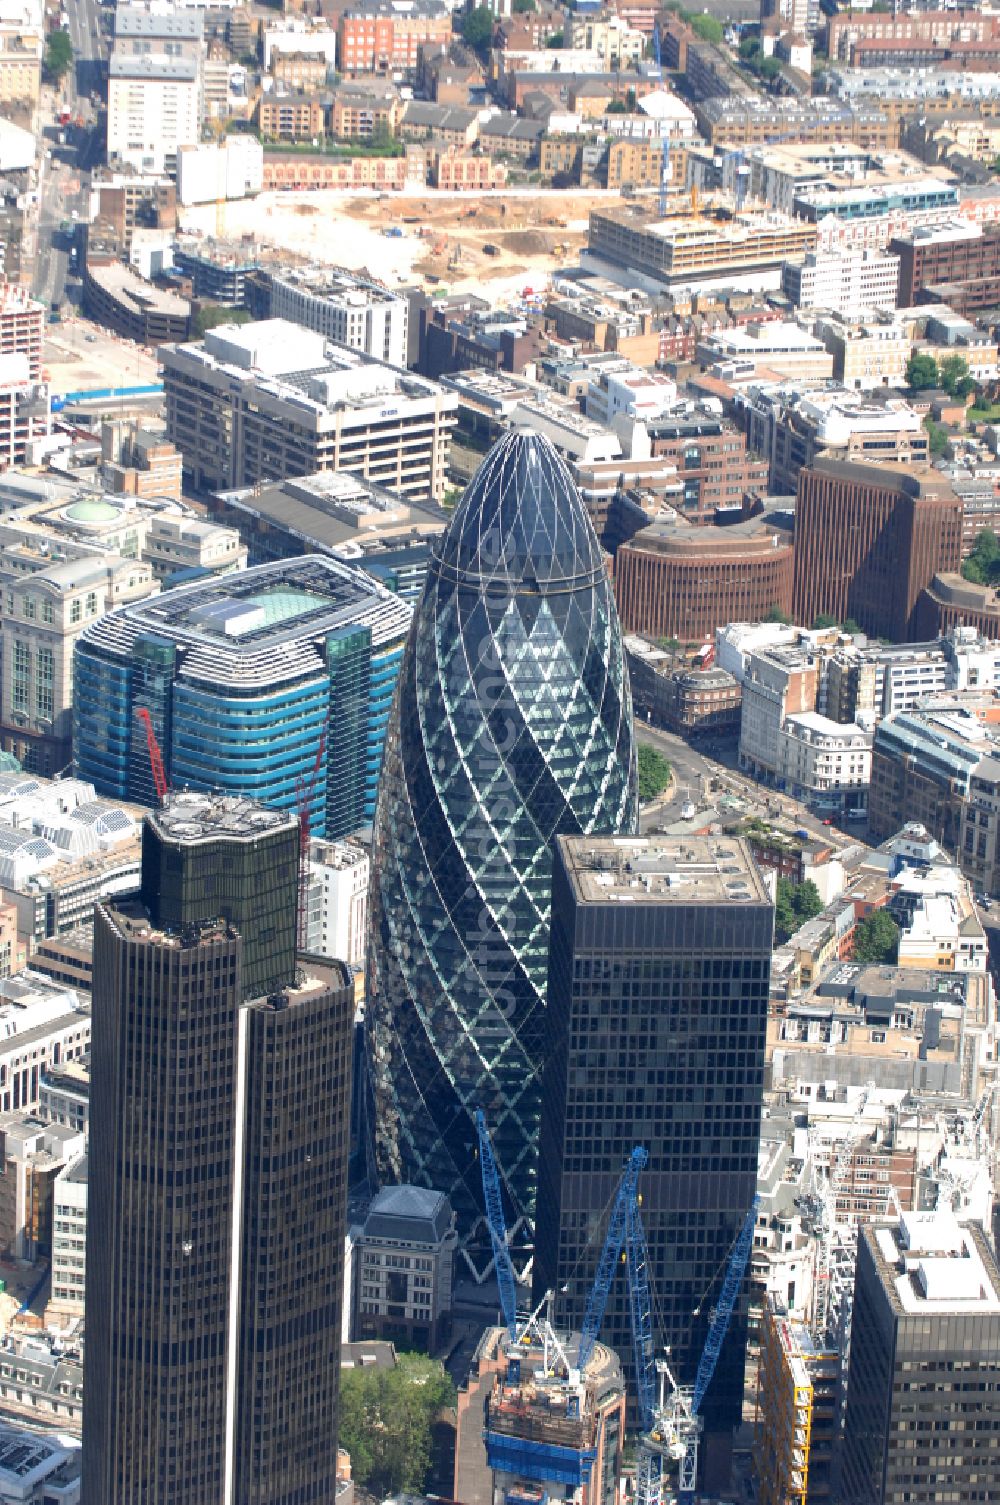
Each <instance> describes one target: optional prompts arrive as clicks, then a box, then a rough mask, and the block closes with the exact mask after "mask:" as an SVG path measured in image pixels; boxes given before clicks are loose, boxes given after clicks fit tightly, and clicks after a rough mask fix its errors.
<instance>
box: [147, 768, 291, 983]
mask: <svg viewBox="0 0 1000 1505" xmlns="http://www.w3.org/2000/svg"><path fill="white" fill-rule="evenodd" d="M298 876H299V826H298V821H297V820H296V818H295V816H294V815H293V814H291V813H289V812H287V811H286V812H282V811H280V810H268V809H265V808H264V806H263V805H257V804H255V803H254V802H253V801H252V800H248V799H244V798H243V797H242V796H239V795H236V796H234V795H213V794H195V793H185V794H175V795H171V796H170V798H169V799H168V800H167V803H166V804H165V805H164V806H163V808H162V809H160V810H155V811H153V812H152V813H151V814H149V815H148V816H147V817H146V820H145V822H144V823H143V831H142V891H141V899H142V903H143V906H144V908H145V909H146V912H147V913H148V915H149V917H150V919H151V920H152V922H153V924H154V925H157V926H159V927H160V928H161V929H163V930H183V929H184V928H186V927H187V926H191V925H199V924H201V923H202V922H204V921H205V920H217V919H222V920H226V921H227V922H228V923H229V924H230V925H232V926H234V927H235V929H236V930H238V931H239V933H240V935H241V937H242V939H243V976H242V994H243V997H244V998H261V997H265V996H267V995H268V994H270V993H273V992H275V991H276V990H278V989H280V988H283V987H286V986H287V985H288V984H289V983H291V982H292V981H293V980H294V977H295V942H296V925H297V917H298V904H297V898H298Z"/></svg>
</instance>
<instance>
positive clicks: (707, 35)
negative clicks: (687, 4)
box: [687, 12, 723, 47]
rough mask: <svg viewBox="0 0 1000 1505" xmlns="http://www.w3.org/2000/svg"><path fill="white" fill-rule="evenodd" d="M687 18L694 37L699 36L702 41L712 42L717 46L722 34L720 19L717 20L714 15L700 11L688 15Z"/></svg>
mask: <svg viewBox="0 0 1000 1505" xmlns="http://www.w3.org/2000/svg"><path fill="white" fill-rule="evenodd" d="M687 19H688V25H689V26H690V27H691V30H692V31H693V32H694V34H695V36H696V37H701V40H702V41H703V42H714V43H715V45H716V47H718V45H719V43H720V42H721V41H722V36H723V32H722V22H721V21H717V20H716V19H715V17H714V16H705V15H702V14H701V13H700V12H699V13H698V14H696V15H690V16H688V18H687Z"/></svg>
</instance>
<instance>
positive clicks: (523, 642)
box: [366, 432, 637, 1231]
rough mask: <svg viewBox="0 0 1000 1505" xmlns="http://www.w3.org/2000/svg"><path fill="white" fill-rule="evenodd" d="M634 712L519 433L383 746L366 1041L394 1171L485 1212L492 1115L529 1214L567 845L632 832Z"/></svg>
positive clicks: (585, 563) (452, 554) (443, 585)
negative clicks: (484, 1140)
mask: <svg viewBox="0 0 1000 1505" xmlns="http://www.w3.org/2000/svg"><path fill="white" fill-rule="evenodd" d="M636 815H637V803H636V765H635V746H634V739H633V727H632V703H631V696H630V693H629V685H628V674H627V670H626V667H625V662H624V656H623V651H622V640H621V629H620V627H619V623H618V615H617V611H616V609H615V603H614V597H613V594H612V591H611V586H610V582H609V579H608V572H607V562H606V560H605V559H604V557H603V555H602V553H601V549H600V546H599V544H598V541H597V538H596V536H595V534H594V530H593V528H592V526H591V523H590V520H589V518H588V517H587V514H586V511H585V509H584V506H583V503H582V502H581V500H580V497H579V495H578V493H577V491H576V488H575V486H574V484H573V481H572V479H571V477H570V475H569V473H568V471H567V470H566V467H565V466H564V465H563V463H562V461H561V460H560V459H559V458H558V456H557V455H556V453H555V451H554V450H553V449H552V447H551V445H550V444H549V443H548V442H547V441H546V440H544V439H542V438H539V437H538V436H536V435H533V434H527V433H520V432H512V433H509V434H507V435H506V436H505V437H503V438H502V439H501V440H500V441H499V442H498V443H497V444H496V445H495V446H494V447H493V449H492V450H491V451H490V453H489V454H488V455H487V457H486V459H485V460H484V461H483V464H482V465H481V467H480V469H479V470H478V472H477V473H476V476H475V477H474V479H473V480H472V482H471V483H470V485H469V487H468V488H467V490H466V492H465V495H464V496H463V498H462V500H461V502H460V503H459V506H458V508H457V510H456V512H455V515H454V517H453V518H452V520H451V523H450V525H449V527H448V529H447V531H446V533H445V535H444V537H443V539H442V541H441V543H440V545H439V546H438V548H437V551H436V554H435V557H434V559H433V560H432V563H431V566H430V569H429V571H428V577H427V582H426V585H425V588H424V593H423V596H422V598H421V601H420V604H419V606H418V607H417V611H416V614H415V617H414V621H413V625H412V629H411V633H410V638H409V641H408V644H407V648H406V654H405V658H404V661H403V667H402V670H401V672H400V677H399V684H398V687H397V690H396V699H395V703H394V707H393V713H392V718H391V721H390V726H389V731H388V734H387V738H386V745H385V755H384V760H383V765H382V777H381V784H380V789H379V797H378V806H377V812H376V818H375V836H374V852H373V861H372V887H371V894H370V927H371V928H370V937H369V977H368V992H367V998H368V1001H367V1006H366V1012H367V1048H368V1065H369V1081H370V1088H371V1094H372V1098H371V1109H372V1127H373V1138H374V1148H375V1153H376V1161H377V1172H378V1176H379V1179H380V1180H381V1181H382V1182H395V1181H408V1182H415V1183H417V1184H421V1185H426V1186H434V1187H437V1188H439V1189H440V1190H442V1191H446V1192H448V1193H449V1194H450V1196H451V1199H452V1203H453V1205H454V1206H455V1207H456V1209H457V1210H458V1213H459V1217H460V1221H461V1224H462V1225H463V1226H464V1228H465V1230H466V1231H468V1230H469V1229H470V1227H471V1225H472V1224H473V1223H474V1221H475V1219H476V1214H477V1212H478V1211H479V1209H480V1206H481V1192H480V1184H479V1167H478V1164H477V1162H476V1158H475V1152H474V1146H475V1128H474V1123H473V1115H474V1113H475V1110H476V1108H477V1107H482V1108H483V1109H484V1110H485V1112H486V1115H487V1118H488V1120H489V1123H490V1127H491V1130H492V1134H493V1141H494V1145H495V1148H496V1153H497V1159H498V1161H499V1163H500V1165H501V1167H502V1170H503V1175H504V1181H505V1184H506V1187H507V1191H508V1192H509V1194H510V1200H511V1204H512V1205H511V1208H510V1211H511V1213H512V1215H513V1218H514V1219H515V1220H524V1222H526V1223H528V1224H530V1223H532V1222H533V1220H534V1201H535V1186H536V1168H537V1151H538V1121H539V1111H540V1109H539V1091H540V1080H541V1067H542V1055H543V1049H544V1035H545V989H546V976H547V967H548V939H549V909H550V888H551V876H552V842H553V838H554V837H555V836H557V835H560V834H569V833H579V832H591V831H594V832H601V833H605V834H606V833H615V832H628V833H631V832H633V831H634V830H635V827H636Z"/></svg>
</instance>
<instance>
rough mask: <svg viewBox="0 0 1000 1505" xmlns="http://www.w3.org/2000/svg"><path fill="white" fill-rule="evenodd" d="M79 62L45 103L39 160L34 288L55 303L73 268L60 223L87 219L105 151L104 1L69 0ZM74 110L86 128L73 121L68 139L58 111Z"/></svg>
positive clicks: (72, 38) (71, 33)
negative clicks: (101, 125) (99, 102)
mask: <svg viewBox="0 0 1000 1505" xmlns="http://www.w3.org/2000/svg"><path fill="white" fill-rule="evenodd" d="M66 10H67V14H68V16H69V36H70V41H71V42H72V44H73V54H74V59H75V63H74V67H73V68H71V69H70V71H69V73H67V75H66V78H65V79H64V80H63V83H62V86H61V89H60V90H59V92H58V93H57V94H55V95H49V96H48V98H47V100H43V104H42V126H43V140H44V142H45V146H44V148H43V156H42V160H41V163H40V165H39V173H38V192H39V209H38V223H37V242H36V245H37V250H36V255H35V271H34V277H33V279H32V285H31V290H32V292H33V294H34V295H35V297H36V298H41V299H43V300H44V302H46V303H47V304H48V305H49V306H50V307H57V306H58V305H59V303H60V302H61V301H62V297H63V292H64V289H65V286H66V274H67V271H68V269H69V248H70V240H69V236H70V234H71V232H70V231H65V232H62V231H60V228H59V227H60V225H62V224H64V223H68V224H70V225H72V224H75V223H76V221H75V220H74V218H73V216H74V212H75V214H76V215H77V217H78V218H79V219H80V220H81V221H84V222H85V221H86V219H87V218H88V215H87V199H88V194H89V168H90V167H91V166H92V165H93V162H94V158H95V155H96V154H98V152H99V143H98V141H97V135H98V122H99V117H98V114H97V112H96V111H95V109H94V107H93V104H92V102H91V98H90V96H91V93H92V92H97V91H98V90H99V89H100V88H101V87H102V83H101V76H102V71H103V56H104V49H103V44H102V42H101V35H100V27H101V7H100V4H99V3H98V0H66ZM66 111H68V112H69V115H70V118H71V120H73V121H76V120H82V121H83V127H82V128H80V127H76V126H72V125H71V126H70V127H68V128H67V130H66V143H65V144H64V145H60V144H59V141H58V136H59V131H60V127H59V124H58V115H59V113H60V112H63V113H65V112H66Z"/></svg>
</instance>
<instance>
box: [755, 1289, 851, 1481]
mask: <svg viewBox="0 0 1000 1505" xmlns="http://www.w3.org/2000/svg"><path fill="white" fill-rule="evenodd" d="M839 1369H840V1363H839V1356H838V1354H837V1353H836V1352H833V1351H830V1350H828V1349H825V1348H824V1347H823V1346H822V1345H817V1344H815V1343H814V1342H813V1339H812V1335H811V1334H810V1332H809V1330H808V1328H805V1327H803V1326H802V1325H801V1324H800V1323H794V1322H791V1321H789V1319H788V1317H787V1316H786V1314H785V1313H784V1311H783V1310H782V1309H780V1308H779V1306H778V1304H777V1303H776V1302H775V1301H774V1299H773V1298H771V1299H770V1300H769V1301H768V1304H767V1307H766V1309H765V1313H764V1328H763V1334H762V1341H761V1352H760V1364H759V1368H758V1372H757V1407H756V1417H755V1432H754V1463H755V1468H756V1473H757V1480H758V1488H759V1495H758V1498H759V1501H760V1505H817V1502H819V1501H823V1500H826V1499H828V1498H829V1485H830V1464H831V1456H832V1447H833V1416H834V1411H835V1409H836V1394H837V1377H838V1374H839Z"/></svg>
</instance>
